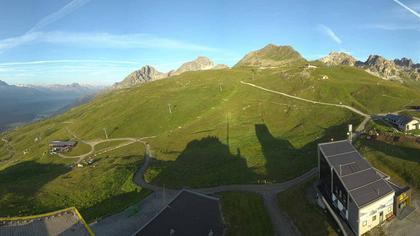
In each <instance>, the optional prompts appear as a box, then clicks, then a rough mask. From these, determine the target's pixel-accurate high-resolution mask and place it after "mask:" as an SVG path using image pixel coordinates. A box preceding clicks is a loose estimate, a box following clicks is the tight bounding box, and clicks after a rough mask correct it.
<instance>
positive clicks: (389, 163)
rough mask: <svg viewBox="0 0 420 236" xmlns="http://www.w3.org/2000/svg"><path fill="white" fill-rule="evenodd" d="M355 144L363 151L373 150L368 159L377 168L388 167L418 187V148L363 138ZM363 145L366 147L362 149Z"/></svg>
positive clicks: (419, 153) (419, 157)
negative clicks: (377, 153)
mask: <svg viewBox="0 0 420 236" xmlns="http://www.w3.org/2000/svg"><path fill="white" fill-rule="evenodd" d="M357 144H358V145H357V146H358V147H359V148H362V150H364V151H366V150H367V152H371V151H373V155H370V160H371V162H372V163H373V164H375V165H377V166H376V167H377V168H379V169H382V168H385V169H386V168H389V170H391V171H393V172H394V173H395V174H396V175H397V176H398V177H401V178H402V179H403V180H404V181H405V182H407V183H409V184H410V185H412V186H414V187H416V188H420V150H419V149H416V148H410V147H401V146H397V145H392V144H389V143H386V142H382V141H377V140H369V141H365V140H363V141H361V142H358V143H357ZM364 147H367V149H364ZM375 152H379V153H383V154H384V155H375ZM372 158H373V159H372Z"/></svg>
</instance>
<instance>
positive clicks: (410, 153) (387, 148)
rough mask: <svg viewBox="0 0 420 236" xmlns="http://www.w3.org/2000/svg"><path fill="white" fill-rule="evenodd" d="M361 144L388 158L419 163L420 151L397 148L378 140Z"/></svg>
mask: <svg viewBox="0 0 420 236" xmlns="http://www.w3.org/2000/svg"><path fill="white" fill-rule="evenodd" d="M363 144H364V145H366V146H368V147H370V148H372V149H374V150H376V151H379V152H382V153H384V154H386V155H388V156H393V157H396V158H399V159H402V160H405V161H412V162H416V163H418V164H419V163H420V149H417V148H410V147H402V146H397V145H393V144H389V143H387V142H382V141H378V140H369V141H365V142H363Z"/></svg>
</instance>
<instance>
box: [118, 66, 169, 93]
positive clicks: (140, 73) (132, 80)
mask: <svg viewBox="0 0 420 236" xmlns="http://www.w3.org/2000/svg"><path fill="white" fill-rule="evenodd" d="M166 77H167V74H165V73H161V72H159V71H157V70H156V69H155V68H154V67H153V66H150V65H145V66H143V67H141V68H140V69H139V70H136V71H133V72H131V73H130V74H129V75H127V77H125V78H124V80H123V81H121V82H119V83H116V84H114V86H113V87H114V88H127V87H132V86H135V85H138V84H143V83H146V82H149V81H152V80H157V79H163V78H166Z"/></svg>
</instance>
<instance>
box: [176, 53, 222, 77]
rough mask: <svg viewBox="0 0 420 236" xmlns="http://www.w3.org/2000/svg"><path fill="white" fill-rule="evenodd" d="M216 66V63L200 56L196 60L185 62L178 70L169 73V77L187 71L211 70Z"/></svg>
mask: <svg viewBox="0 0 420 236" xmlns="http://www.w3.org/2000/svg"><path fill="white" fill-rule="evenodd" d="M214 66H215V65H214V62H213V61H212V60H210V59H209V58H208V57H204V56H199V57H197V58H196V59H195V60H192V61H189V62H185V63H184V64H182V65H181V67H179V68H178V69H177V70H175V71H171V72H169V76H173V75H179V74H182V73H184V72H187V71H198V70H210V69H213V68H214Z"/></svg>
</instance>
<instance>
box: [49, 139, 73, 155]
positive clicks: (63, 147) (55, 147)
mask: <svg viewBox="0 0 420 236" xmlns="http://www.w3.org/2000/svg"><path fill="white" fill-rule="evenodd" d="M76 145H77V141H72V140H70V141H51V142H50V143H49V145H48V151H49V153H50V154H56V153H62V152H68V151H71V149H72V148H74V147H76Z"/></svg>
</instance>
